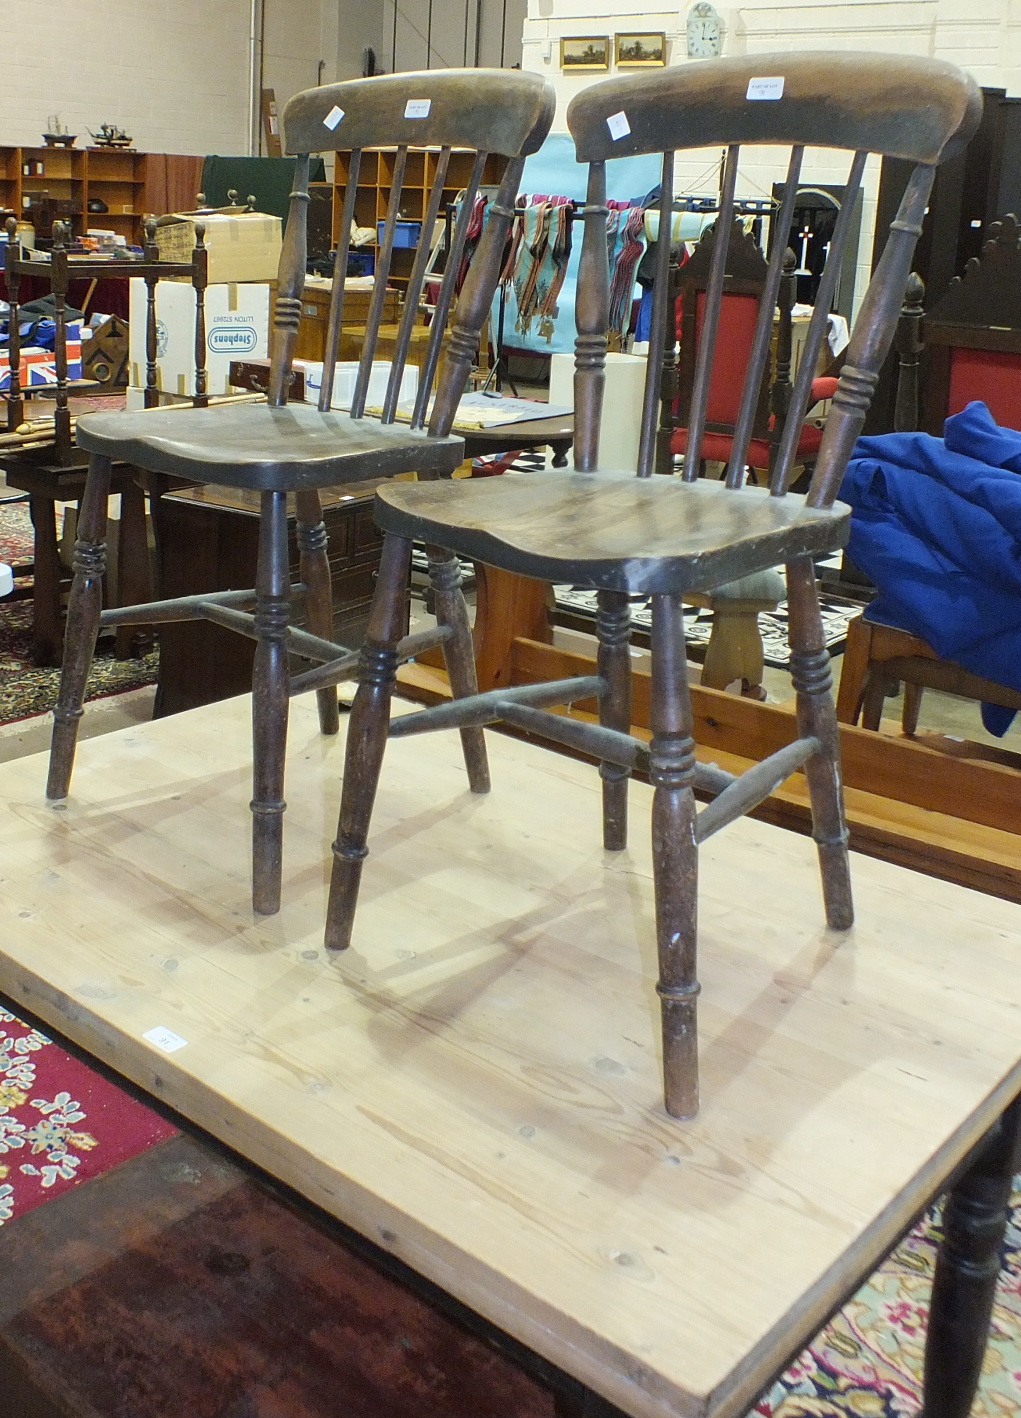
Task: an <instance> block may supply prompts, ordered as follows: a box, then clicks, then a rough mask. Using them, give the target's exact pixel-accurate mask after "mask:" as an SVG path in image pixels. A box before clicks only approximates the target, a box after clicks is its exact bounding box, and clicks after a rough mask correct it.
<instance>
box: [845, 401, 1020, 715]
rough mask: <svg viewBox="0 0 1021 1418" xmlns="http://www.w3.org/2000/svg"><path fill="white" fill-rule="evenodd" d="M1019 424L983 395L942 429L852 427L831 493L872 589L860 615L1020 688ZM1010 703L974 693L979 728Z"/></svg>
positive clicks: (850, 551)
mask: <svg viewBox="0 0 1021 1418" xmlns="http://www.w3.org/2000/svg"><path fill="white" fill-rule="evenodd" d="M1019 473H1021V432H1016V431H1015V430H1013V429H1008V428H1000V427H998V426H997V424H996V423H994V421H993V418H992V416H991V414H990V413H989V410H988V409H987V408H986V406H985V404H982V403H978V402H975V403H971V404H969V405H968V407H967V408H966V409H965V410H964V411H963V412H962V413H960V414H955V415H954V416H953V418H949V419H947V421H946V424H945V425H944V429H943V437H942V438H933V437H931V435H929V434H925V433H890V434H883V435H881V436H879V437H876V438H860V439H859V440H858V443H857V445H856V447H855V450H854V456H853V457H852V459H851V461H850V463H849V464H848V467H847V472H846V473H845V475H844V481H843V484H842V485H841V489H840V499H841V501H843V502H847V503H849V504H850V506H851V508H852V510H853V516H852V519H851V537H850V541H849V542H848V547H847V550H848V554H849V555H850V557H851V559H852V560H853V561H854V562H855V564H856V565H858V566H860V567H861V569H862V571H864V572H865V574H866V575H867V576H868V577H869V578H870V580H871V581H873V582H874V583H875V585H876V586H877V587H878V589H879V594H878V596H877V597H876V599H875V600H874V601H873V602H872V604H871V605H870V606H869V609H868V612H867V618H868V619H869V620H871V621H875V622H878V623H880V624H884V625H893V626H896V627H898V628H899V629H901V630H906V631H908V632H909V633H910V634H912V635H917V636H920V637H921V638H922V639H923V640H926V641H928V643H929V644H930V645H931V646H932V648H933V649H934V650H935V651H936V653H937V654H938V655H939V656H940V657H941V658H943V659H947V660H954V661H956V663H957V664H959V665H962V666H963V667H964V668H965V669H966V670H970V671H971V672H972V673H973V674H976V675H981V676H982V677H983V678H985V679H991V680H995V682H996V683H997V684H1002V685H1005V686H1007V687H1008V688H1011V689H1016V690H1018V691H1021V477H1019V476H1018V475H1019ZM1013 717H1014V715H1013V712H1012V711H1011V710H1009V709H1004V708H1001V707H999V706H997V705H992V704H984V705H983V706H982V719H983V723H984V724H985V726H986V728H987V729H988V730H989V732H990V733H993V734H997V735H1002V734H1004V733H1006V731H1007V729H1008V728H1009V727H1010V723H1011V721H1012V719H1013Z"/></svg>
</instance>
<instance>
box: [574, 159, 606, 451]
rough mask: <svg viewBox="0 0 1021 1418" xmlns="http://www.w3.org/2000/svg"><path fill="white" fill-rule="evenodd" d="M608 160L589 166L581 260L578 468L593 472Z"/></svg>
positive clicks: (601, 369) (602, 354)
mask: <svg viewBox="0 0 1021 1418" xmlns="http://www.w3.org/2000/svg"><path fill="white" fill-rule="evenodd" d="M606 217H607V206H606V164H605V163H604V162H594V163H592V164H591V165H590V167H589V177H588V189H587V192H586V196H585V215H584V222H585V234H584V237H583V239H582V246H581V259H580V261H579V264H578V294H577V299H576V301H575V323H576V324H577V327H578V337H577V339H576V340H575V342H574V350H575V354H574V409H575V415H574V427H575V436H574V466H575V468H576V469H577V470H578V472H580V473H590V472H592V471H593V470H594V469H595V468H597V467H598V466H599V423H600V417H599V416H600V411H601V409H602V404H603V388H604V385H605V382H606V372H605V371H606V327H607V324H608V322H609V308H610V268H609V261H608V258H607V252H606Z"/></svg>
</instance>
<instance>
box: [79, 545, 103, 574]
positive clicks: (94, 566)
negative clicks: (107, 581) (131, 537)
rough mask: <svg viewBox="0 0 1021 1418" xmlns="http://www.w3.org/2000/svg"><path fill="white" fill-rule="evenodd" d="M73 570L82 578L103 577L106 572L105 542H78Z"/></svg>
mask: <svg viewBox="0 0 1021 1418" xmlns="http://www.w3.org/2000/svg"><path fill="white" fill-rule="evenodd" d="M71 566H72V569H73V570H74V572H75V574H76V575H80V576H102V574H103V572H104V571H105V570H106V543H105V542H76V543H75V548H74V559H73V560H72V562H71Z"/></svg>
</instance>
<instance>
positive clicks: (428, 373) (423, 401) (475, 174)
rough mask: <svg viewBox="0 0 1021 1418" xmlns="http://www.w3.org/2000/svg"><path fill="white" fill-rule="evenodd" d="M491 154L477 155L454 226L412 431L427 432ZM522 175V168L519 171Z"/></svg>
mask: <svg viewBox="0 0 1021 1418" xmlns="http://www.w3.org/2000/svg"><path fill="white" fill-rule="evenodd" d="M488 156H489V154H488V153H484V152H479V153H476V154H475V162H474V163H473V165H472V170H471V176H470V177H469V179H468V186H467V187H466V188H465V190H464V200H463V201H462V203H461V210H460V211H459V212H458V214H457V221H456V222H455V223H454V233H453V236H452V237H451V239H450V250H449V251H448V252H447V264H446V266H445V267H444V268H443V280H442V282H441V283H440V296H439V299H438V300H437V302H436V309H435V311H434V312H433V318H432V325H431V327H430V331H429V344H428V346H427V347H426V354H425V363H424V365H423V366H422V368H421V371H420V372H419V379H418V396H417V397H416V399H415V412H414V414H413V415H412V418H411V427H412V428H424V427H425V421H426V415H427V413H428V411H429V396H430V395H431V393H432V386H433V380H434V379H435V378H436V371H437V369H438V368H439V363H440V351H441V349H442V345H443V332H444V330H445V329H446V328H447V320H448V319H449V318H450V307H451V306H452V305H453V303H454V283H455V282H456V280H457V268H458V267H459V266H460V264H461V256H462V254H463V253H464V243H465V241H466V240H467V237H468V224H469V223H470V221H471V216H472V208H473V207H474V206H475V198H476V196H477V195H478V190H479V185H480V184H481V182H482V174H483V172H484V171H485V167H486V158H487V157H488ZM517 171H518V172H519V173H520V168H519V169H517Z"/></svg>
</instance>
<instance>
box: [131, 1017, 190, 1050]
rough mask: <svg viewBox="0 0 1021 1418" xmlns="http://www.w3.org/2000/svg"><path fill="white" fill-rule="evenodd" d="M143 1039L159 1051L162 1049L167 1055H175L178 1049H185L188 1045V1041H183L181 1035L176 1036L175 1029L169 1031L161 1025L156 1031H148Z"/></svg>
mask: <svg viewBox="0 0 1021 1418" xmlns="http://www.w3.org/2000/svg"><path fill="white" fill-rule="evenodd" d="M142 1038H143V1039H145V1040H147V1041H148V1043H150V1044H155V1045H156V1047H157V1049H162V1050H163V1052H164V1053H165V1054H175V1053H176V1052H177V1050H178V1049H183V1048H185V1046H186V1045H187V1043H188V1040H187V1039H182V1038H181V1036H180V1034H175V1033H174V1031H173V1029H168V1028H167V1027H166V1026H165V1025H163V1024H160V1025H159V1026H158V1027H157V1028H156V1029H148V1030H147V1031H146V1032H145V1033H144V1034H143V1035H142Z"/></svg>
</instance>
